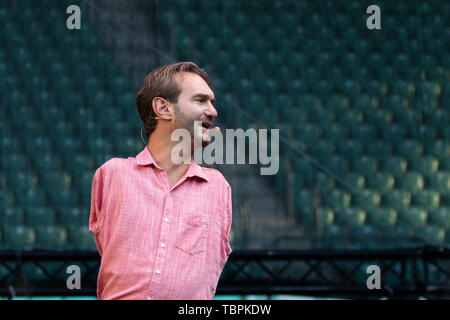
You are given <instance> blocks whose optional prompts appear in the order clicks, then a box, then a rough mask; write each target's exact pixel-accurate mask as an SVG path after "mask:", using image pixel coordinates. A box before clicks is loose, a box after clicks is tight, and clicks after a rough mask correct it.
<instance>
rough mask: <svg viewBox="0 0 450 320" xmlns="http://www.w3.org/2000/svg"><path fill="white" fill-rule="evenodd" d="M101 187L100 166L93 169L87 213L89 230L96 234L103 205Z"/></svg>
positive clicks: (101, 175)
mask: <svg viewBox="0 0 450 320" xmlns="http://www.w3.org/2000/svg"><path fill="white" fill-rule="evenodd" d="M103 188H104V179H103V171H102V168H101V167H100V168H98V169H97V171H95V174H94V179H93V181H92V190H91V211H90V215H89V231H90V232H91V233H93V234H97V233H98V232H99V230H100V227H101V222H102V220H103V214H102V207H103Z"/></svg>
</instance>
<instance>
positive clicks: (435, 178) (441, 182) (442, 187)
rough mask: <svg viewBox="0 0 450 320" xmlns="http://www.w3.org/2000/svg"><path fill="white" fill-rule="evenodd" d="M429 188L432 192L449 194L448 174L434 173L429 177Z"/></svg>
mask: <svg viewBox="0 0 450 320" xmlns="http://www.w3.org/2000/svg"><path fill="white" fill-rule="evenodd" d="M429 181H430V184H429V187H430V188H431V189H432V190H433V191H437V192H439V193H448V194H450V173H449V172H442V171H439V172H436V173H435V174H433V175H432V176H431V177H430V180H429Z"/></svg>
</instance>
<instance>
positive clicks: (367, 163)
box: [352, 156, 378, 176]
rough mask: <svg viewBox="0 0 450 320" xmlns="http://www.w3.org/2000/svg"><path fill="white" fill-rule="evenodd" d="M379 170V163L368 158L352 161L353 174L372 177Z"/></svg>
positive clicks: (363, 157) (357, 158) (356, 158)
mask: <svg viewBox="0 0 450 320" xmlns="http://www.w3.org/2000/svg"><path fill="white" fill-rule="evenodd" d="M377 169H378V161H377V160H376V159H375V158H372V157H368V156H361V157H355V158H353V159H352V172H355V173H359V174H363V175H365V176H370V175H373V174H375V172H376V171H377Z"/></svg>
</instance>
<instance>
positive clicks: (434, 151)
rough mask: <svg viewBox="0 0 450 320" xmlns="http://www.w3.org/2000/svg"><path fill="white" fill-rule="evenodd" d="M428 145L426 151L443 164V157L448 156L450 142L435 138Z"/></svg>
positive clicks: (446, 157)
mask: <svg viewBox="0 0 450 320" xmlns="http://www.w3.org/2000/svg"><path fill="white" fill-rule="evenodd" d="M425 146H428V150H427V151H428V152H429V153H430V154H431V155H433V156H434V157H436V158H437V159H438V160H439V161H440V162H442V163H443V164H445V159H447V160H448V158H449V157H450V142H449V141H446V140H436V141H434V142H433V143H431V144H429V145H425Z"/></svg>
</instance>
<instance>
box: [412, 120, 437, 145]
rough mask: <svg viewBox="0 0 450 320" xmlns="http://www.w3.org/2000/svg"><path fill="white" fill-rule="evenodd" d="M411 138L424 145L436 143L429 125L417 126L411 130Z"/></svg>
mask: <svg viewBox="0 0 450 320" xmlns="http://www.w3.org/2000/svg"><path fill="white" fill-rule="evenodd" d="M411 137H412V138H413V139H415V140H417V141H419V142H421V143H422V144H424V145H426V144H430V143H433V142H434V141H436V138H437V133H436V129H435V128H434V127H431V126H430V125H418V126H415V127H412V128H411Z"/></svg>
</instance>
